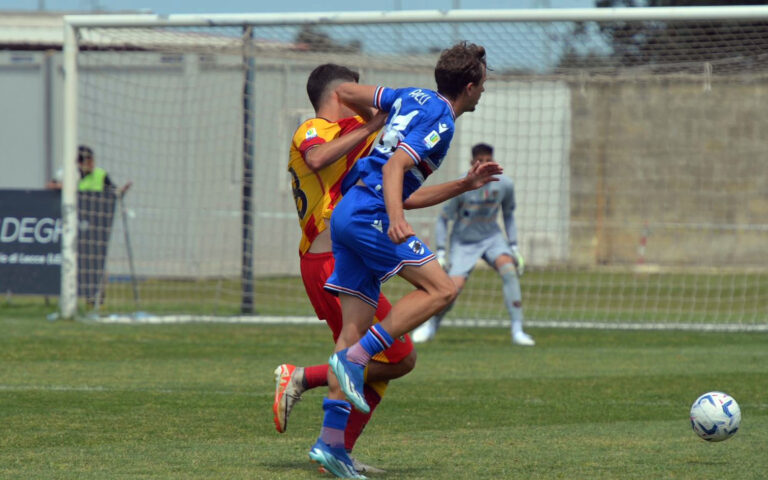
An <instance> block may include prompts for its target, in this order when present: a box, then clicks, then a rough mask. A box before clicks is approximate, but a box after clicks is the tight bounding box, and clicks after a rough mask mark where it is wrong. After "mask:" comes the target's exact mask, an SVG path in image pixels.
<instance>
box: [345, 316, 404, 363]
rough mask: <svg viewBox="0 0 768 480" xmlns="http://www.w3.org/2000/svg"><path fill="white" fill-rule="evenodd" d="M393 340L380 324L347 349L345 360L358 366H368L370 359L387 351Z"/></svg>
mask: <svg viewBox="0 0 768 480" xmlns="http://www.w3.org/2000/svg"><path fill="white" fill-rule="evenodd" d="M392 342H394V340H393V339H392V337H391V336H390V335H389V334H388V333H387V331H386V330H384V328H382V326H381V324H380V323H377V324H376V325H374V326H372V327H371V328H369V329H368V332H367V333H366V334H365V335H364V336H363V338H361V339H360V341H359V342H357V343H356V344H354V345H352V346H351V347H349V350H348V351H347V360H349V361H350V362H353V363H357V364H358V365H368V362H369V361H370V360H371V357H372V356H374V355H376V354H377V353H379V352H383V351H384V350H386V349H388V348H389V347H390V346H391V345H392Z"/></svg>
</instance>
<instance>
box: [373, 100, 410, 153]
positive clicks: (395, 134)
mask: <svg viewBox="0 0 768 480" xmlns="http://www.w3.org/2000/svg"><path fill="white" fill-rule="evenodd" d="M402 105H403V100H402V99H400V98H398V99H397V100H395V103H393V104H392V110H391V112H392V113H390V120H389V123H388V124H387V127H386V128H385V129H384V133H383V134H382V136H381V143H380V144H379V145H378V146H377V147H376V150H378V151H379V152H381V153H383V154H384V155H387V156H389V155H391V154H392V152H394V151H395V149H396V148H397V144H398V143H400V142H401V141H402V140H403V138H405V136H404V135H403V131H404V130H405V128H406V127H407V126H408V124H409V123H411V120H413V118H414V117H415V116H416V115H418V114H419V111H418V110H413V111H412V112H410V113H409V114H407V115H400V107H401V106H402Z"/></svg>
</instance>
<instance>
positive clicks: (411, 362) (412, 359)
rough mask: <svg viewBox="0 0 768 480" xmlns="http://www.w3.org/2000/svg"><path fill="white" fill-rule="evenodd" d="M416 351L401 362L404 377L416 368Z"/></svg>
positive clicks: (412, 351)
mask: <svg viewBox="0 0 768 480" xmlns="http://www.w3.org/2000/svg"><path fill="white" fill-rule="evenodd" d="M416 357H417V355H416V350H411V353H409V354H408V356H407V357H405V358H404V359H402V360H400V365H401V366H402V369H403V375H405V374H406V373H408V372H410V371H411V370H413V369H414V368H416Z"/></svg>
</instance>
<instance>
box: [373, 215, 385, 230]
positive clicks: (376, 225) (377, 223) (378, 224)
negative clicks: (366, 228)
mask: <svg viewBox="0 0 768 480" xmlns="http://www.w3.org/2000/svg"><path fill="white" fill-rule="evenodd" d="M371 226H372V227H373V228H375V229H376V230H378V231H379V233H384V227H383V226H382V224H381V220H380V219H378V218H377V219H376V220H374V221H373V223H372V224H371Z"/></svg>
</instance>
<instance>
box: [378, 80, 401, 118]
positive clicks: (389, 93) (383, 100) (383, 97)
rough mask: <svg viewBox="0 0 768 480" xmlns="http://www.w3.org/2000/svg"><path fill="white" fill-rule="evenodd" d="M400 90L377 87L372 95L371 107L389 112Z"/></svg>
mask: <svg viewBox="0 0 768 480" xmlns="http://www.w3.org/2000/svg"><path fill="white" fill-rule="evenodd" d="M400 90H402V89H398V90H396V89H394V88H388V87H382V86H381V85H379V86H378V87H376V90H375V91H374V93H373V106H374V107H376V108H378V109H379V110H382V111H385V112H389V111H390V110H391V109H392V104H393V103H395V100H396V99H397V97H398V95H399V94H400Z"/></svg>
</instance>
